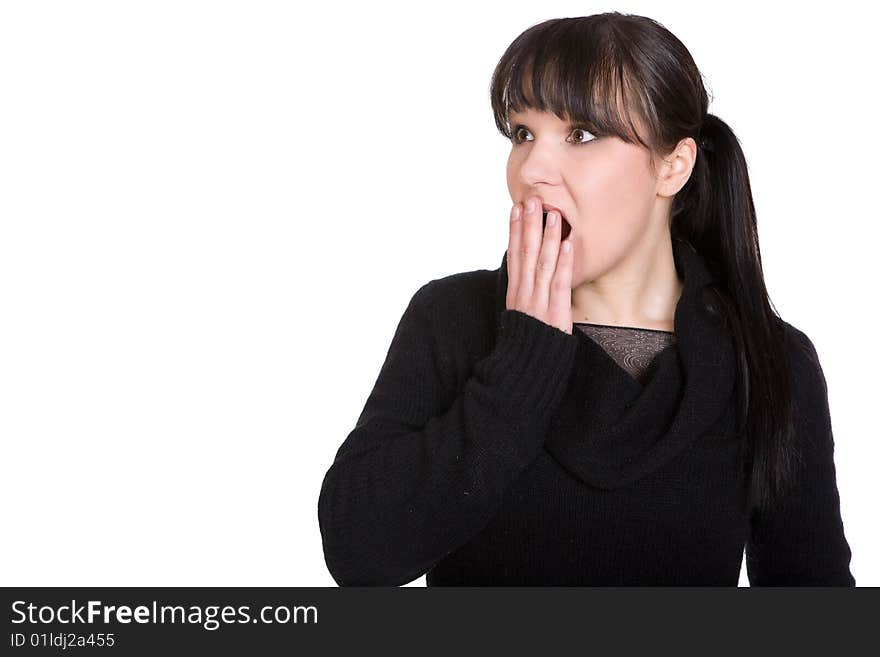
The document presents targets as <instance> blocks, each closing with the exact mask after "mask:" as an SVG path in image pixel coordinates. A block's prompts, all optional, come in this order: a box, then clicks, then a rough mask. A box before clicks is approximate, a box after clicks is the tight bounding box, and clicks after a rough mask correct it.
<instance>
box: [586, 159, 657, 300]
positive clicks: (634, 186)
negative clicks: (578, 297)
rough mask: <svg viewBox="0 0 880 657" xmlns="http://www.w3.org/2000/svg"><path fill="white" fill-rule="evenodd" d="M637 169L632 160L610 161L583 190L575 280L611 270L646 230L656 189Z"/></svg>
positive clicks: (597, 170) (595, 172) (596, 171)
mask: <svg viewBox="0 0 880 657" xmlns="http://www.w3.org/2000/svg"><path fill="white" fill-rule="evenodd" d="M637 166H638V165H637V163H636V162H635V161H633V160H632V159H621V160H614V159H612V158H609V159H608V164H607V165H606V166H603V167H601V168H600V167H597V168H596V169H595V170H594V173H593V174H592V175H590V176H589V177H588V178H587V180H588V182H587V184H585V185H584V186H582V187H581V192H582V193H581V194H579V195H580V196H581V202H580V203H579V205H580V208H581V212H580V217H579V219H580V222H579V228H580V230H579V231H578V234H577V243H576V244H575V262H574V272H573V274H574V277H575V279H578V280H581V281H583V280H587V279H593V278H595V277H597V276H599V275H600V274H602V273H603V272H605V271H607V270H608V269H610V268H611V267H612V266H614V264H615V263H616V262H617V261H618V260H619V259H620V258H621V257H622V256H623V255H624V254H625V252H626V250H627V249H628V248H630V245H631V244H632V243H633V242H634V241H635V240H636V239H637V237H638V235H640V234H641V233H642V231H643V230H644V222H645V221H646V219H647V217H648V216H649V214H650V207H651V199H652V194H651V193H650V192H651V190H652V189H653V188H652V186H651V185H652V181H651V179H650V178H649V177H648V175H647V174H643V173H642V172H641V169H637ZM572 282H573V283H575V284H576V283H577V281H576V280H573V281H572Z"/></svg>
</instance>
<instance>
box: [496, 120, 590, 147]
mask: <svg viewBox="0 0 880 657" xmlns="http://www.w3.org/2000/svg"><path fill="white" fill-rule="evenodd" d="M520 130H524V131H525V132H528V131H529V129H528V128H526V127H525V126H524V125H518V126H516V127H515V128H514V129H513V131H512V132H511V137H510V141H511V143H513V144H521V143H523V142H524V141H527V140H525V139H522V138H521V137H520ZM578 132H582V133H584V134H585V135H589V136H590V138H589V139H588V138H586V137H583V138H581V139H575V140H574V141H572V142H570V143H573V144H575V145H577V146H580V145H582V144H589V143H590V142H592V141H595V140H596V139H598V137H596V136H594V135H593V133H591V132H590V131H589V130H588V129H587V128H585V127H583V126H576V127H574V128H572V131H571V134H577V133H578ZM566 141H568V140H566Z"/></svg>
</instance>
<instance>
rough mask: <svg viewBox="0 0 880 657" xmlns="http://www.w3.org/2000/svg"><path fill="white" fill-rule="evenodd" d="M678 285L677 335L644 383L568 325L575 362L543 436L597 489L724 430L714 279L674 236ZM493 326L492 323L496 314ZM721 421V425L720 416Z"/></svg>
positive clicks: (729, 371) (728, 380) (730, 385)
mask: <svg viewBox="0 0 880 657" xmlns="http://www.w3.org/2000/svg"><path fill="white" fill-rule="evenodd" d="M672 250H673V258H674V261H675V268H676V271H677V272H678V274H679V276H681V277H682V279H683V289H682V293H681V297H680V298H679V300H678V302H677V304H676V307H675V313H674V334H675V342H674V343H673V344H671V345H668V346H667V347H666V348H665V349H663V350H662V351H661V352H660V353H658V354H657V355H656V356H655V361H654V362H653V363H652V371H653V373H652V375H651V378H650V379H649V380H648V382H647V383H646V384H645V385H642V384H641V383H639V382H638V381H636V380H635V379H634V378H632V377H631V376H630V375H629V373H628V372H626V371H625V370H624V369H623V368H621V367H620V365H618V363H617V362H616V361H615V360H614V359H613V358H612V357H611V356H610V354H608V353H607V352H606V351H605V350H604V349H603V348H602V347H601V346H600V345H598V344H597V343H596V342H594V341H593V339H592V338H590V337H589V336H588V335H586V334H585V333H583V332H582V331H580V330H578V329H577V328H576V327H575V328H574V329H573V331H572V337H573V339H577V340H578V349H577V352H576V363H575V366H574V370H573V373H572V375H571V379H570V383H569V386H568V388H567V390H566V394H565V397H564V399H563V401H562V402H561V403H560V405H559V407H558V409H557V411H556V414H555V416H554V418H553V421H552V423H551V425H550V427H549V430H548V433H547V440H546V441H545V443H544V447H545V449H546V450H547V451H548V452H549V454H550V455H551V456H552V457H553V458H554V459H555V460H556V461H558V462H559V463H560V465H562V466H563V467H564V468H565V469H566V470H568V471H569V472H570V473H571V474H573V475H574V476H575V477H577V478H578V479H580V480H581V481H583V482H584V483H588V484H591V485H593V486H595V487H598V488H603V489H613V488H619V487H621V486H626V485H628V484H630V483H632V482H633V481H636V480H638V479H640V478H641V477H643V476H645V475H647V474H649V473H650V472H653V471H654V470H656V469H658V468H659V467H661V466H662V465H663V464H665V463H666V462H667V461H669V460H670V459H672V458H673V457H675V456H676V455H677V454H679V453H680V452H681V450H683V449H685V448H686V447H687V446H688V445H690V444H691V443H692V442H694V441H695V440H697V439H698V438H699V437H700V436H701V435H704V434H706V433H707V432H709V433H711V432H712V429H713V428H714V429H715V431H717V432H722V433H723V432H726V431H728V430H729V427H730V426H732V425H731V424H730V420H731V414H730V412H731V409H732V406H731V404H730V402H731V396H732V394H733V392H734V385H735V351H734V345H733V341H732V339H731V336H730V334H729V332H728V331H727V330H726V328H725V327H724V325H723V322H722V320H721V318H720V316H719V315H717V314H716V313H714V312H712V311H710V310H709V309H708V308H707V307H706V301H707V293H708V289H707V286H708V285H709V284H710V283H712V282H713V280H714V277H713V276H712V273H711V272H710V270H709V268H708V266H707V264H706V262H705V260H704V259H703V257H702V256H701V255H700V254H699V253H698V252H697V251H696V249H695V248H694V247H693V245H692V244H691V243H690V242H688V241H686V240H684V239H681V238H673V239H672ZM506 297H507V252H505V253H504V256H503V258H502V261H501V266H500V267H499V269H498V270H497V272H496V298H495V301H496V304H495V310H496V320H500V315H501V313H502V312H504V310H505V309H506ZM496 325H497V322H496ZM722 420H727V421H728V422H727V424H726V425H724V426H721V425H720V424H719V423H720V422H721V421H722Z"/></svg>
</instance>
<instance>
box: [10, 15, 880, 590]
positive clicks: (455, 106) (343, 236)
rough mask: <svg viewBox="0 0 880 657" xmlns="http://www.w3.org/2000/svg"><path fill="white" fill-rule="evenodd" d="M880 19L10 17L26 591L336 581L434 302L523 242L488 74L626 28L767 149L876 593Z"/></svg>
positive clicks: (16, 362)
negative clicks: (330, 502)
mask: <svg viewBox="0 0 880 657" xmlns="http://www.w3.org/2000/svg"><path fill="white" fill-rule="evenodd" d="M863 7H865V5H864V4H863V3H856V2H849V3H844V2H838V3H835V4H834V5H833V11H828V7H826V6H825V5H818V4H817V5H816V6H809V5H806V4H803V3H790V4H789V3H766V2H762V3H755V4H754V5H753V6H752V5H748V4H745V3H736V4H733V3H723V4H721V3H719V4H717V5H713V6H707V4H706V3H705V2H688V3H684V2H680V3H679V2H617V3H591V2H549V1H542V2H540V3H538V2H534V1H532V2H503V3H475V2H466V3H464V2H463V3H444V4H443V5H440V4H437V3H433V4H428V5H425V4H423V3H422V4H420V3H403V2H401V3H389V2H386V3H377V2H369V3H356V2H350V3H338V2H324V3H295V2H256V1H254V0H248V1H239V2H218V1H216V0H212V1H211V2H182V1H180V0H176V1H174V2H168V1H158V0H150V1H149V2H111V1H105V2H38V1H34V0H29V1H27V2H4V3H3V4H2V5H0V222H2V223H0V440H2V457H0V468H2V470H0V499H2V503H0V504H2V517H0V523H2V527H3V540H2V541H0V583H2V584H3V585H7V586H12V585H15V586H52V585H66V586H79V585H83V586H136V585H141V586H165V585H168V586H227V585H229V586H324V585H327V586H332V585H334V582H333V579H332V578H331V577H330V575H329V573H328V571H327V569H326V566H325V563H324V560H323V553H322V549H321V538H320V533H319V529H318V521H317V500H318V493H319V490H320V485H321V481H322V479H323V477H324V474H325V472H326V470H327V468H328V467H329V466H330V463H331V462H332V460H333V456H334V454H335V452H336V450H337V449H338V447H339V445H340V444H341V443H342V441H343V440H344V439H345V437H346V435H347V434H348V432H349V431H350V430H351V429H352V428H353V426H354V423H355V420H356V419H357V417H358V415H359V413H360V411H361V409H362V407H363V404H364V402H365V400H366V397H367V395H368V394H369V392H370V390H371V388H372V385H373V384H374V382H375V379H376V375H377V373H378V370H379V367H380V366H381V364H382V361H383V360H384V358H385V354H386V351H387V348H388V346H389V344H390V340H391V337H392V335H393V332H394V329H395V327H396V325H397V322H398V320H399V319H400V316H401V314H402V312H403V310H404V308H405V307H406V304H407V302H408V301H409V299H410V298H411V296H412V294H413V293H414V292H415V290H417V289H418V288H419V287H420V286H421V285H422V284H424V283H425V282H427V281H429V280H431V279H434V278H438V277H441V276H445V275H448V274H452V273H456V272H461V271H468V270H473V269H495V268H497V267H498V266H499V265H500V262H501V256H502V255H503V253H504V250H505V248H506V244H507V224H508V214H507V213H508V210H509V207H510V204H511V199H510V196H509V195H508V192H507V186H506V181H505V164H506V159H507V154H508V151H509V143H508V142H507V141H505V140H504V138H503V137H502V136H501V135H500V134H499V133H498V132H497V131H496V130H495V126H494V123H493V120H492V115H491V111H490V106H489V100H488V88H489V82H490V76H491V73H492V71H493V68H494V66H495V64H496V62H497V61H498V59H499V58H500V57H501V55H502V53H503V52H504V49H505V48H506V47H507V46H508V44H509V43H510V42H511V41H512V40H513V39H514V38H515V37H516V36H517V35H518V34H519V33H520V32H522V31H523V30H525V29H526V28H528V27H529V26H531V25H533V24H535V23H539V22H541V21H544V20H546V19H549V18H554V17H562V16H577V15H585V14H591V13H598V12H601V11H608V10H617V11H622V12H627V13H636V14H643V15H648V16H650V17H652V18H655V19H657V20H659V21H660V22H661V23H663V24H664V25H665V26H666V27H667V28H669V29H670V30H671V31H672V32H673V33H674V34H676V35H677V36H678V37H679V38H680V39H681V40H682V41H683V42H684V43H685V44H686V45H687V47H688V48H689V49H690V51H691V53H692V54H693V56H694V59H695V60H696V62H697V65H698V66H699V67H700V70H701V71H702V72H703V74H704V75H705V76H706V79H707V82H708V86H709V91H710V93H711V95H712V96H713V100H712V103H711V104H710V107H709V110H710V111H711V112H712V113H714V114H716V115H718V116H720V117H721V118H723V119H724V120H725V121H727V122H728V123H729V124H730V125H731V127H732V128H733V129H734V131H735V132H736V134H737V135H738V137H739V138H740V140H741V143H742V145H743V149H744V152H745V153H746V156H747V158H748V163H749V167H750V174H751V185H752V190H753V193H754V199H755V203H756V206H757V212H758V222H759V233H760V238H761V251H762V255H763V259H764V269H765V276H766V282H767V286H768V289H769V290H770V294H771V299H772V301H773V302H774V304H775V306H776V308H777V310H778V311H779V312H780V313H781V314H782V316H783V317H784V318H785V319H786V320H787V321H789V322H790V323H791V324H793V325H795V326H797V327H798V328H800V329H801V330H803V331H804V332H805V333H807V335H808V336H809V337H810V338H811V339H812V340H813V342H814V344H815V345H816V348H817V350H818V352H819V356H820V358H821V362H822V365H823V368H824V371H825V375H826V378H827V381H828V385H829V397H830V405H831V412H832V419H833V428H834V435H835V441H836V452H835V461H836V464H837V471H838V486H839V490H840V495H841V500H842V512H843V517H844V524H845V529H846V534H847V538H848V540H849V542H850V545H851V547H852V549H853V559H852V571H853V574H854V576H855V577H856V581H857V584H858V585H859V586H867V585H870V586H877V585H880V558H878V556H877V555H880V534H878V531H877V525H876V517H877V516H876V509H875V506H874V504H873V502H876V500H877V499H878V494H880V490H878V483H877V482H878V477H877V473H876V464H877V463H878V460H880V448H878V442H877V437H878V433H880V432H878V429H877V418H876V409H877V402H876V399H875V398H874V393H875V391H876V390H877V383H876V379H877V377H878V376H880V358H878V348H877V340H876V332H877V326H878V321H877V320H878V313H877V309H876V297H877V292H876V288H877V285H876V283H877V280H878V276H877V273H876V272H877V268H878V251H877V236H878V231H877V224H878V219H880V216H878V214H880V213H878V209H877V208H878V204H877V179H878V165H877V153H878V146H880V143H878V132H877V130H876V125H875V123H876V108H877V100H878V99H877V91H876V89H877V86H876V84H875V82H874V81H875V74H876V70H875V64H876V62H877V41H876V34H875V29H876V25H875V24H874V23H872V22H871V21H868V20H864V19H862V18H860V15H861V13H862V8H863ZM740 583H741V584H743V585H747V584H748V580H747V579H746V576H745V571H744V570H743V572H742V575H741V580H740ZM423 584H424V577H421V578H420V579H418V580H416V581H415V582H414V583H413V585H417V586H418V585H423Z"/></svg>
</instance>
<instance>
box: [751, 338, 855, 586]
mask: <svg viewBox="0 0 880 657" xmlns="http://www.w3.org/2000/svg"><path fill="white" fill-rule="evenodd" d="M789 326H790V325H789ZM789 330H790V331H792V333H793V337H792V338H791V339H792V340H793V342H794V343H795V344H796V345H797V343H799V345H800V347H801V349H800V350H797V349H796V350H795V351H796V352H797V353H796V354H795V355H794V356H793V358H792V359H791V368H792V379H793V383H792V385H793V401H794V422H795V424H794V426H795V442H796V444H797V446H798V448H799V449H800V453H801V456H802V457H803V458H802V459H801V463H800V465H799V470H798V475H797V477H796V479H795V482H796V483H795V485H794V486H793V487H792V488H791V489H790V490H789V491H787V492H786V494H785V495H783V496H782V498H781V499H780V500H779V501H778V502H777V503H776V504H775V505H774V506H773V507H772V508H771V509H769V510H767V511H765V512H763V513H758V512H757V511H755V512H754V513H753V514H752V518H751V536H750V538H749V542H748V543H747V545H746V570H747V573H748V577H749V583H750V584H751V585H752V586H855V579H854V578H853V576H852V574H851V572H850V567H849V566H850V558H851V556H852V555H851V551H850V547H849V544H848V543H847V540H846V537H845V535H844V529H843V521H842V518H841V515H840V498H839V494H838V490H837V478H836V471H835V465H834V436H833V433H832V429H831V417H830V411H829V405H828V387H827V383H826V380H825V375H824V373H823V371H822V366H821V364H820V362H819V357H818V355H817V353H816V349H815V347H814V346H813V343H812V342H811V341H810V339H809V338H808V337H807V336H806V335H805V334H804V333H802V332H800V331H798V330H797V329H792V328H789Z"/></svg>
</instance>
